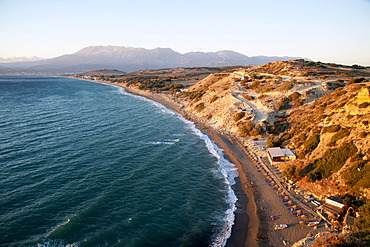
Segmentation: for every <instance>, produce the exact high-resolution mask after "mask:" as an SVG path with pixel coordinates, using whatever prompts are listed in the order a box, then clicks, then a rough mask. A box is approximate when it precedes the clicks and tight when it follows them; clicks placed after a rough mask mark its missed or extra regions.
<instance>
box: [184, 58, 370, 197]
mask: <svg viewBox="0 0 370 247" xmlns="http://www.w3.org/2000/svg"><path fill="white" fill-rule="evenodd" d="M369 78H370V73H369V72H368V70H366V69H365V68H362V69H361V68H360V69H359V68H358V67H357V66H354V67H348V66H340V65H334V64H323V63H314V62H307V61H303V60H294V61H288V62H274V63H270V64H266V65H263V66H254V67H251V68H247V69H243V70H237V71H234V72H233V73H222V74H212V75H210V76H208V77H207V78H205V79H203V80H202V81H200V82H199V83H197V84H196V85H194V86H193V87H191V88H189V89H188V90H187V91H186V92H185V93H183V95H184V96H185V97H186V99H187V100H188V104H187V106H186V108H185V109H186V110H187V111H188V112H189V113H191V114H194V115H195V116H196V117H198V118H201V119H203V121H205V122H206V123H207V124H209V125H210V126H213V127H215V128H219V129H221V130H222V131H225V132H228V133H230V132H231V133H234V134H235V135H239V136H245V137H248V136H254V137H258V136H260V135H262V134H264V133H265V132H266V131H267V132H268V133H270V134H273V136H274V138H273V139H274V145H280V146H287V147H290V148H292V149H293V150H294V151H295V152H297V154H298V160H297V161H295V162H294V164H293V166H296V167H297V168H298V169H295V170H294V171H296V172H295V174H293V175H292V176H291V178H292V179H294V180H302V181H303V182H302V183H301V184H302V185H303V183H306V184H305V186H309V187H310V189H311V190H313V191H315V192H317V194H325V193H331V194H338V195H344V194H345V193H349V194H352V195H363V196H366V197H369V196H370V193H369V191H368V189H369V188H370V184H369V181H370V180H369V178H370V167H369V166H370V164H369V162H368V160H369V159H370V157H369V155H370V154H369V148H370V134H369V133H370V126H369V120H370V103H369V102H370V98H369V96H368V90H369V89H370V83H369V80H368V79H369ZM331 181H332V182H331ZM307 182H308V183H307ZM328 185H329V187H330V188H331V189H330V190H327V188H328ZM320 189H322V190H320Z"/></svg>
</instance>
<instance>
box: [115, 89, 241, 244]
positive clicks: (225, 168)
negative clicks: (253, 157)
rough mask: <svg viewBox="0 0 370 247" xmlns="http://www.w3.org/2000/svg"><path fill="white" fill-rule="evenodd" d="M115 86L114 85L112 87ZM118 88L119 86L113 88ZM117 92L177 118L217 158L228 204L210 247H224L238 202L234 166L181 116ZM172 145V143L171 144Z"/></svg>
mask: <svg viewBox="0 0 370 247" xmlns="http://www.w3.org/2000/svg"><path fill="white" fill-rule="evenodd" d="M112 86H115V85H112ZM115 87H119V86H115ZM119 88H120V89H119V92H120V93H122V94H124V95H130V96H132V97H136V98H139V99H141V100H145V101H147V102H150V103H152V104H153V105H155V106H157V107H159V108H160V109H161V110H162V112H163V113H165V114H170V115H174V116H176V117H177V118H179V119H180V120H181V121H183V122H184V123H185V124H186V125H188V127H190V129H191V130H192V132H193V133H194V134H196V135H197V136H199V137H200V138H201V139H202V140H203V141H204V142H205V144H206V147H207V149H208V151H209V152H210V154H211V155H213V156H214V157H216V158H217V163H218V165H219V168H220V172H221V174H222V176H223V179H224V182H225V184H226V185H227V188H228V189H227V203H228V204H229V209H228V210H227V211H226V212H225V216H224V218H223V220H222V222H223V226H221V230H220V231H219V232H217V233H216V234H215V236H213V237H212V239H211V244H210V246H213V247H223V246H225V245H226V242H227V239H228V238H229V237H230V236H231V230H232V226H233V225H234V220H235V211H236V209H237V207H236V201H237V200H238V199H237V197H236V195H235V193H234V191H233V189H232V188H231V186H232V185H234V184H235V178H236V177H238V171H237V168H236V166H235V165H234V164H233V163H231V162H230V161H228V160H227V159H226V158H225V156H224V151H223V149H221V148H219V147H218V146H217V145H216V143H215V142H214V141H213V140H211V139H210V138H209V136H208V135H206V134H204V133H203V132H202V131H201V130H199V129H198V128H197V127H196V125H195V123H194V122H192V121H190V120H187V119H185V118H184V117H183V116H182V115H181V114H179V113H177V112H175V111H172V110H170V109H168V108H167V107H165V106H164V105H162V104H160V103H158V102H155V101H153V100H150V99H147V98H145V97H144V96H140V95H135V94H130V93H127V92H126V91H125V90H124V89H123V88H122V87H119ZM171 144H172V143H171Z"/></svg>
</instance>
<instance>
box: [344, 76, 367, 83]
mask: <svg viewBox="0 0 370 247" xmlns="http://www.w3.org/2000/svg"><path fill="white" fill-rule="evenodd" d="M364 80H365V78H364V77H356V78H351V79H350V80H349V81H348V84H352V83H361V82H363V81H364Z"/></svg>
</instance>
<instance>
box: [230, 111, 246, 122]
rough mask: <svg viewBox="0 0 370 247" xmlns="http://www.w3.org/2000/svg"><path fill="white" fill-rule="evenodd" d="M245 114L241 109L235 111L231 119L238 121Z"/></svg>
mask: <svg viewBox="0 0 370 247" xmlns="http://www.w3.org/2000/svg"><path fill="white" fill-rule="evenodd" d="M244 116H245V112H243V111H240V112H237V113H235V115H234V117H233V119H234V122H238V121H239V120H240V119H242V118H243V117H244Z"/></svg>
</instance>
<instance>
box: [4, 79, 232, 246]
mask: <svg viewBox="0 0 370 247" xmlns="http://www.w3.org/2000/svg"><path fill="white" fill-rule="evenodd" d="M235 176H236V170H235V167H234V166H233V165H232V164H230V163H229V162H228V161H227V160H225V159H224V158H223V156H222V150H219V149H218V148H217V147H216V146H215V145H214V143H213V142H212V141H210V140H209V138H208V137H207V136H205V135H204V134H203V133H202V132H200V131H199V130H198V129H196V128H195V126H194V125H193V124H192V123H191V122H188V121H186V120H184V119H183V118H182V117H181V116H179V115H178V114H175V113H174V112H172V111H169V110H167V109H166V108H164V107H162V106H160V105H158V104H156V103H154V102H151V101H148V100H145V99H143V98H140V97H136V96H132V95H128V94H125V93H124V92H123V90H122V89H120V88H117V87H113V86H109V85H104V84H99V83H93V82H88V81H84V80H77V79H70V78H59V77H5V76H3V77H0V198H1V200H0V245H1V246H209V245H211V246H223V245H224V244H225V241H226V239H227V238H228V236H229V235H230V230H231V225H232V223H233V220H234V215H233V212H234V210H235V200H236V198H235V195H234V193H233V191H232V190H231V188H230V185H231V184H233V183H234V181H233V179H234V177H235Z"/></svg>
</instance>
